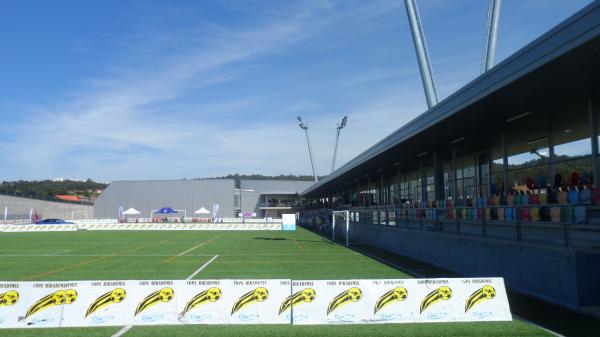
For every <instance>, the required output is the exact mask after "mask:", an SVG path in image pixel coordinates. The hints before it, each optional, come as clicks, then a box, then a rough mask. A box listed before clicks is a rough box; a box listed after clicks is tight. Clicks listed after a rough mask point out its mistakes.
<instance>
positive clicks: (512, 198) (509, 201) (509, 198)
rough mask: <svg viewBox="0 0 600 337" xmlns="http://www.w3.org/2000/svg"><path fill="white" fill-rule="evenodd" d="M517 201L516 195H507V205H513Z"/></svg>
mask: <svg viewBox="0 0 600 337" xmlns="http://www.w3.org/2000/svg"><path fill="white" fill-rule="evenodd" d="M514 202H515V196H514V195H512V194H509V195H508V196H506V205H508V206H513V205H514Z"/></svg>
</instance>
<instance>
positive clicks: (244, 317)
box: [0, 280, 291, 328]
mask: <svg viewBox="0 0 600 337" xmlns="http://www.w3.org/2000/svg"><path fill="white" fill-rule="evenodd" d="M290 285H291V281H290V280H189V281H186V280H177V281H168V280H165V281H157V280H144V281H78V282H74V281H73V282H71V281H68V282H0V328H35V327H59V326H62V327H84V326H115V325H118V326H122V325H156V324H161V325H173V324H290V323H291V322H290V320H289V318H286V317H284V316H281V315H279V304H280V303H281V302H282V301H283V300H284V299H285V298H287V297H288V296H289V295H290V289H291V286H290Z"/></svg>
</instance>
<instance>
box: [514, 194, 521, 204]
mask: <svg viewBox="0 0 600 337" xmlns="http://www.w3.org/2000/svg"><path fill="white" fill-rule="evenodd" d="M513 205H515V206H519V205H521V195H520V194H515V197H514V198H513Z"/></svg>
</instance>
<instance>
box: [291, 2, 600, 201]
mask: <svg viewBox="0 0 600 337" xmlns="http://www.w3.org/2000/svg"><path fill="white" fill-rule="evenodd" d="M599 57H600V2H594V3H592V4H590V5H588V6H587V7H585V8H584V9H582V10H581V11H579V12H577V13H576V14H574V15H573V16H571V17H570V18H568V19H567V20H565V21H564V22H562V23H560V24H559V25H557V26H556V27H554V28H553V29H551V30H550V31H548V32H547V33H545V34H543V35H542V36H540V37H539V38H537V39H536V40H534V41H533V42H531V43H530V44H528V45H527V46H525V47H523V48H522V49H521V50H519V51H517V52H516V53H514V54H513V55H511V56H510V57H508V58H507V59H506V60H504V61H503V62H501V63H499V64H498V65H496V66H495V67H494V68H492V69H491V70H489V71H488V72H486V73H484V74H482V75H481V76H479V77H477V78H476V79H474V80H473V81H472V82H470V83H468V84H467V85H465V86H464V87H463V88H461V89H460V90H458V91H457V92H455V93H454V94H452V95H450V96H449V97H447V98H446V99H444V100H443V101H441V102H440V103H439V104H437V105H436V106H434V107H432V108H431V109H429V110H428V111H426V112H424V113H423V114H421V115H420V116H418V117H417V118H415V119H414V120H412V121H411V122H409V123H407V124H406V125H404V126H402V127H401V128H400V129H398V130H396V131H395V132H393V133H392V134H390V135H389V136H387V137H385V138H384V139H382V140H381V141H379V142H378V143H376V144H375V145H373V146H372V147H370V148H369V149H367V150H366V151H364V152H363V153H361V154H359V155H358V156H356V157H355V158H353V159H352V160H350V161H349V162H348V163H346V164H344V165H343V166H341V167H340V168H339V169H337V170H336V171H335V172H333V173H332V174H330V175H329V176H327V177H325V178H323V179H321V180H320V181H319V183H318V184H315V185H313V186H310V187H309V188H308V189H306V190H305V191H303V192H302V194H303V195H304V196H311V195H313V194H315V195H316V194H317V193H318V192H323V191H324V190H326V189H328V188H330V187H333V186H336V185H342V184H345V183H346V182H351V181H353V180H355V179H361V178H364V177H365V176H366V175H368V174H373V173H374V172H377V171H379V172H381V171H380V170H383V171H386V170H390V171H391V170H395V169H396V167H398V168H400V169H402V170H409V169H416V167H415V165H418V160H417V159H416V157H417V155H418V154H421V153H424V152H427V153H429V154H430V153H431V151H438V150H447V149H449V148H450V147H451V142H452V140H455V139H462V138H465V140H464V141H461V146H462V147H464V148H465V149H467V148H468V149H469V150H472V151H476V150H481V149H482V148H484V146H489V139H490V134H494V133H495V132H497V133H498V134H499V133H500V130H501V128H502V126H503V125H504V124H505V122H506V121H507V119H510V118H511V117H514V116H516V115H519V114H523V113H525V112H528V111H534V110H537V111H539V110H543V109H548V110H549V109H555V108H556V107H559V106H561V105H562V106H563V107H564V108H565V110H566V109H567V108H572V104H573V102H581V103H583V104H582V105H583V108H585V100H586V99H588V98H589V97H591V96H594V95H597V94H598V93H597V92H596V91H594V90H595V88H597V84H596V82H597V78H598V76H599V74H600V63H599V62H598V59H599ZM474 66H475V65H474ZM577 108H580V107H579V106H578V107H577ZM383 122H384V121H382V123H383ZM385 122H389V121H385ZM482 125H485V127H482ZM486 142H488V143H487V144H485V143H486ZM484 144H485V145H484ZM443 159H447V158H443Z"/></svg>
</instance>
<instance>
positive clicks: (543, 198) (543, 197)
mask: <svg viewBox="0 0 600 337" xmlns="http://www.w3.org/2000/svg"><path fill="white" fill-rule="evenodd" d="M537 196H538V204H540V205H546V204H548V193H540V194H537Z"/></svg>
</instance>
